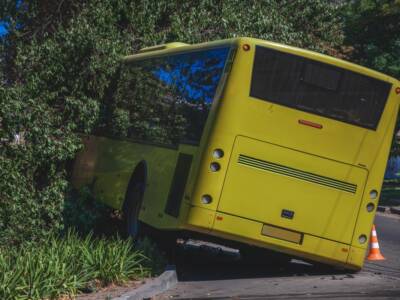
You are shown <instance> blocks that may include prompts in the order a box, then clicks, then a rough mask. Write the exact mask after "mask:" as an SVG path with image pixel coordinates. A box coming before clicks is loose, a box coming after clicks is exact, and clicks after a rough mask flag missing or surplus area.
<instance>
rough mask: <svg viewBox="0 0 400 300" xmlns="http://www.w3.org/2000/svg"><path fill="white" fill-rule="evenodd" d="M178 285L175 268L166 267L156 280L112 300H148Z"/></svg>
mask: <svg viewBox="0 0 400 300" xmlns="http://www.w3.org/2000/svg"><path fill="white" fill-rule="evenodd" d="M177 283H178V277H177V275H176V270H175V266H167V268H166V269H165V271H164V273H162V274H161V275H160V276H158V277H157V278H154V279H153V280H150V281H149V282H148V283H145V284H144V285H142V286H140V287H139V288H137V289H134V290H133V291H131V292H128V293H125V294H123V295H122V296H119V297H116V298H113V300H142V299H148V298H152V297H154V296H156V295H157V294H160V293H162V292H165V291H166V290H168V289H170V288H172V287H174V286H175V285H176V284H177Z"/></svg>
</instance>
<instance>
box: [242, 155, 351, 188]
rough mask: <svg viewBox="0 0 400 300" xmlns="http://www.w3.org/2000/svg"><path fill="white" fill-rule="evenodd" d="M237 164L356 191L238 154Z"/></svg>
mask: <svg viewBox="0 0 400 300" xmlns="http://www.w3.org/2000/svg"><path fill="white" fill-rule="evenodd" d="M238 163H239V164H242V165H247V166H249V167H253V168H257V169H261V170H264V171H268V172H272V173H277V174H280V175H285V176H290V177H294V178H297V179H300V180H304V181H308V182H312V183H315V184H319V185H324V186H327V187H330V188H334V189H338V190H342V191H345V192H349V193H352V194H355V193H356V191H357V185H355V184H352V183H349V182H345V181H341V180H337V179H333V178H329V177H326V176H322V175H317V174H314V173H311V172H306V171H303V170H299V169H294V168H291V167H288V166H283V165H279V164H276V163H273V162H269V161H265V160H261V159H257V158H254V157H250V156H247V155H243V154H239V159H238Z"/></svg>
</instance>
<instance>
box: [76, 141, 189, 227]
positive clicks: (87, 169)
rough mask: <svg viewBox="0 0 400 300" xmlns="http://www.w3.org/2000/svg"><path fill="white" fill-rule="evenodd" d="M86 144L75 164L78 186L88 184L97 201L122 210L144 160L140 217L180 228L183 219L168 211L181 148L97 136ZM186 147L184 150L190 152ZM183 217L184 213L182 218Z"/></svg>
mask: <svg viewBox="0 0 400 300" xmlns="http://www.w3.org/2000/svg"><path fill="white" fill-rule="evenodd" d="M84 144H85V149H84V151H82V152H81V153H79V154H78V155H77V157H76V160H75V164H74V169H73V176H72V182H73V184H74V186H75V187H78V188H79V187H81V186H84V185H88V186H90V187H91V189H92V191H93V193H94V196H95V197H96V199H98V200H99V201H101V202H103V203H105V204H107V205H109V206H111V207H113V208H116V209H121V208H122V205H123V201H124V199H125V194H126V189H127V187H128V183H129V180H130V178H131V175H132V173H133V170H134V168H135V167H136V166H137V165H138V163H139V162H141V161H143V160H144V161H145V162H146V165H147V182H146V189H145V194H144V200H143V204H142V210H141V213H140V216H139V218H140V219H141V220H142V221H144V222H145V223H147V224H149V225H151V226H154V227H156V228H176V227H177V226H179V219H177V218H175V217H172V216H170V215H168V214H166V213H165V212H164V211H165V207H166V201H167V199H168V195H169V192H170V188H171V184H172V180H173V174H174V171H175V167H176V163H177V157H178V153H179V151H178V149H171V148H166V147H157V146H154V145H146V144H139V143H133V142H129V141H122V140H115V139H110V138H105V137H97V136H89V137H86V138H84ZM186 148H187V147H186ZM186 148H185V147H184V150H183V151H184V152H186V153H188V152H190V151H188V149H186ZM182 202H183V201H182ZM181 215H184V213H182V214H180V215H179V217H180V218H181Z"/></svg>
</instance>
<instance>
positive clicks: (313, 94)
mask: <svg viewBox="0 0 400 300" xmlns="http://www.w3.org/2000/svg"><path fill="white" fill-rule="evenodd" d="M390 88H391V84H390V83H388V82H385V81H381V80H378V79H375V78H371V77H368V76H365V75H362V74H359V73H355V72H352V71H349V70H346V69H342V68H339V67H335V66H332V65H328V64H324V63H321V62H318V61H315V60H311V59H307V58H305V57H302V56H297V55H293V54H289V53H284V52H280V51H277V50H273V49H269V48H265V47H260V46H257V47H256V54H255V59H254V64H253V74H252V82H251V90H250V96H251V97H254V98H258V99H262V100H265V101H269V102H273V103H277V104H281V105H284V106H288V107H291V108H295V109H298V110H302V111H306V112H309V113H313V114H317V115H321V116H324V117H327V118H331V119H335V120H338V121H342V122H346V123H350V124H353V125H357V126H361V127H364V128H368V129H374V130H375V129H376V127H377V126H378V123H379V119H380V117H381V115H382V112H383V109H384V107H385V103H386V99H387V98H388V94H389V91H390Z"/></svg>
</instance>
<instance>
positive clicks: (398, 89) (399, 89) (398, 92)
mask: <svg viewBox="0 0 400 300" xmlns="http://www.w3.org/2000/svg"><path fill="white" fill-rule="evenodd" d="M395 92H396V94H397V95H398V94H400V87H397V88H396V89H395Z"/></svg>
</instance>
